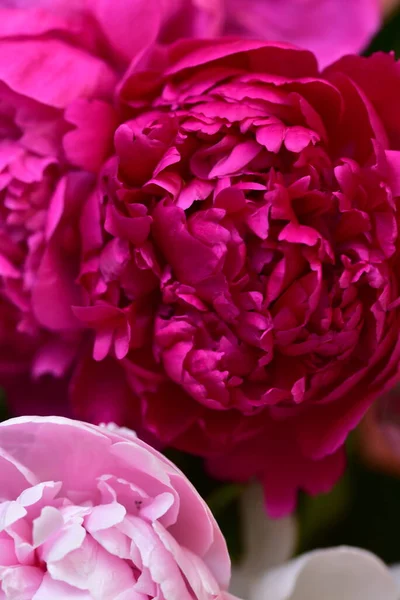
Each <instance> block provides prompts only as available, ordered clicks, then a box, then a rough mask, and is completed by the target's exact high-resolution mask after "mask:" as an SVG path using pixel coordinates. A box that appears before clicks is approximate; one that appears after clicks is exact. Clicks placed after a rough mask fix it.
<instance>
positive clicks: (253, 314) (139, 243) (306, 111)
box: [73, 40, 400, 513]
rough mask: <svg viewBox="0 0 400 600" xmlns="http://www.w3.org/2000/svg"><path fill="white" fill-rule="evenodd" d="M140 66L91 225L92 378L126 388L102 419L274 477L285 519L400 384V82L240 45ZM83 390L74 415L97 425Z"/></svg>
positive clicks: (219, 467) (220, 469) (377, 66)
mask: <svg viewBox="0 0 400 600" xmlns="http://www.w3.org/2000/svg"><path fill="white" fill-rule="evenodd" d="M146 61H147V62H146V64H144V63H142V64H140V65H138V66H136V67H133V69H132V71H131V72H130V73H129V74H128V75H127V77H126V78H125V81H124V84H123V85H122V88H121V95H120V102H121V105H122V110H123V112H124V114H125V123H123V124H122V125H120V127H119V128H118V129H117V131H116V134H115V149H116V156H115V157H114V158H112V159H110V160H109V161H108V163H107V165H106V167H105V168H104V170H103V174H102V177H101V184H100V189H99V193H98V196H97V199H96V198H95V197H92V198H91V199H90V202H88V204H87V205H86V207H85V210H84V213H83V216H82V222H81V229H82V231H85V232H86V235H85V239H84V241H83V261H82V269H81V274H80V279H79V281H80V284H81V286H82V288H83V289H84V291H85V298H86V302H85V303H84V304H83V305H82V306H77V307H75V308H74V313H75V315H76V316H77V318H78V319H79V320H80V321H81V322H82V324H83V325H85V326H86V327H89V328H91V329H92V330H93V332H94V339H95V341H94V352H93V357H94V359H95V361H102V360H103V359H105V362H104V363H101V362H100V363H98V364H99V366H98V367H97V368H96V367H92V369H93V372H92V375H94V374H95V373H98V372H99V371H100V370H103V372H104V373H105V372H106V371H107V368H110V369H114V375H113V376H114V377H115V375H116V372H117V371H116V369H118V373H119V376H118V386H126V387H127V388H129V389H130V395H129V393H126V391H125V392H124V391H123V390H122V389H121V391H120V395H119V396H118V401H116V406H115V413H114V414H112V413H111V415H110V414H109V415H108V416H111V417H115V418H116V419H121V418H122V419H129V417H130V418H131V419H132V420H133V421H135V419H137V416H138V413H140V418H141V423H142V424H144V427H145V429H147V430H148V431H149V432H151V433H152V434H153V435H155V436H156V437H157V438H159V439H161V441H162V442H163V443H169V444H173V445H175V446H176V447H178V448H181V449H184V450H187V451H191V452H195V453H198V454H200V455H203V456H211V457H212V461H211V465H212V466H211V468H212V470H213V472H214V473H215V474H217V475H218V476H220V477H227V478H233V479H239V480H240V479H248V478H249V477H251V476H257V477H259V478H261V479H262V480H263V481H264V483H265V488H266V493H267V500H268V503H269V507H270V510H271V511H272V512H274V513H281V512H284V511H286V510H290V509H291V508H292V507H293V505H294V502H295V495H296V494H295V493H296V490H297V489H298V488H299V487H302V488H304V489H306V490H307V491H309V492H318V491H322V490H326V489H328V488H329V487H330V485H332V483H333V482H334V481H335V480H336V479H337V477H338V476H339V474H340V472H341V469H342V467H343V453H342V449H341V446H342V444H343V442H344V440H345V438H346V435H347V433H348V431H349V430H350V429H351V428H352V427H354V426H355V424H356V423H357V422H358V420H359V419H360V418H361V416H362V415H363V413H364V412H365V410H366V408H367V406H368V405H369V404H370V403H371V401H372V400H373V399H374V397H375V396H376V395H377V394H378V393H380V392H381V391H382V389H383V388H384V386H385V385H390V383H391V381H392V380H393V379H394V378H396V377H397V372H398V361H399V355H400V345H399V340H398V333H397V332H398V327H399V309H398V306H399V277H398V259H399V256H398V228H397V220H398V219H397V200H396V197H397V195H398V194H399V191H400V189H399V185H398V181H399V180H398V173H399V154H398V148H399V147H400V137H399V127H398V118H397V112H396V111H395V100H394V99H393V98H394V96H395V94H394V95H393V97H392V88H393V87H394V86H397V87H398V86H399V83H400V71H399V67H398V65H397V64H396V63H395V61H394V59H393V58H391V57H389V56H384V55H376V56H374V57H372V58H370V59H362V58H357V57H352V58H348V59H343V61H342V62H339V63H337V64H336V65H333V66H332V67H331V68H330V69H329V70H328V71H326V72H325V73H324V74H323V76H321V75H319V73H318V70H317V67H316V62H315V59H314V57H313V55H311V54H310V53H308V52H305V51H300V50H296V49H291V48H288V47H285V46H280V45H276V44H267V43H258V42H251V41H249V42H246V41H235V40H233V41H222V40H221V41H220V42H213V43H210V42H199V41H196V42H194V41H193V42H182V43H181V44H178V45H176V46H175V47H173V48H171V49H170V50H168V51H166V52H164V53H163V54H161V53H159V52H158V53H156V55H154V56H150V57H147V59H146ZM378 74H379V77H380V78H381V86H373V87H371V86H370V84H369V82H370V78H371V77H377V76H378ZM103 377H106V375H103ZM110 379H112V377H111V376H110ZM89 380H90V370H89V369H88V368H86V369H82V370H81V373H80V374H78V376H77V377H76V380H75V385H74V394H73V399H74V403H75V407H76V408H77V409H78V410H79V411H81V412H80V414H81V415H83V416H84V417H85V418H103V415H102V408H101V407H100V406H97V407H96V402H99V405H102V406H103V404H102V401H101V400H99V398H98V397H97V396H96V394H93V396H92V400H93V402H92V403H91V402H90V401H89V402H88V401H87V400H86V398H85V390H87V389H92V387H93V388H94V387H95V385H93V386H92V387H90V383H89ZM132 394H133V396H132ZM135 398H136V399H137V400H136V401H135V400H134V399H135ZM134 406H135V409H134V408H133V407H134ZM138 407H139V409H138ZM113 409H114V407H113V408H110V407H109V410H113ZM96 411H98V414H97V415H96ZM218 456H220V457H221V458H216V457H218ZM271 457H273V460H271Z"/></svg>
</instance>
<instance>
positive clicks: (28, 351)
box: [0, 0, 119, 412]
mask: <svg viewBox="0 0 400 600" xmlns="http://www.w3.org/2000/svg"><path fill="white" fill-rule="evenodd" d="M80 4H82V3H80ZM78 5H79V4H77V3H72V2H71V3H68V4H67V3H65V2H53V0H51V2H47V1H43V2H41V3H38V2H19V1H15V2H11V3H10V2H6V3H5V5H4V3H2V8H0V23H1V25H0V131H1V141H0V292H1V299H0V305H1V316H2V318H1V327H0V341H1V359H0V374H1V379H2V383H7V382H8V380H12V382H13V384H14V383H15V382H17V385H18V386H19V385H20V384H21V383H22V381H21V377H24V374H25V373H27V372H29V369H30V370H31V371H32V373H33V376H34V378H37V377H39V376H41V375H44V374H51V375H55V376H57V377H62V376H63V375H64V374H65V373H66V372H67V371H68V369H69V368H70V366H71V363H72V361H73V359H74V356H75V354H76V351H77V348H78V346H79V344H80V340H81V333H80V330H81V326H80V324H79V322H78V320H77V319H76V318H75V317H74V315H73V313H72V310H71V305H72V304H74V303H76V302H79V301H82V299H81V295H80V294H81V292H80V290H79V287H78V286H77V285H76V284H75V281H74V280H75V278H76V276H77V274H78V272H79V257H80V239H79V233H78V222H79V218H80V213H81V210H82V206H83V204H84V202H86V199H87V196H88V194H90V193H91V192H92V190H93V184H94V183H95V176H94V175H93V174H91V173H90V171H95V170H96V169H98V168H99V166H100V165H101V164H102V162H103V161H104V158H105V157H106V156H107V154H108V153H109V151H110V148H111V145H110V144H111V142H112V133H113V130H114V128H115V126H116V119H115V114H114V110H113V108H112V107H111V105H110V104H109V100H110V98H111V97H112V95H113V93H114V89H115V85H116V82H117V79H118V74H119V67H118V66H117V62H116V60H114V55H116V52H114V50H113V48H112V47H111V46H109V47H107V46H106V45H105V43H103V42H102V40H101V38H100V33H99V32H100V29H99V27H97V26H96V24H95V22H93V25H91V21H90V20H89V17H88V18H87V19H84V15H83V12H82V11H81V12H79V11H78V10H75V8H76V7H77V6H78ZM67 8H68V10H67ZM96 27H97V29H96ZM107 48H108V51H107ZM107 52H108V53H107ZM106 56H107V57H106ZM76 165H79V166H80V167H82V168H83V169H81V170H77V169H76ZM16 375H18V379H16ZM42 383H43V382H42ZM46 386H47V384H46ZM46 386H45V387H46ZM64 387H65V386H64ZM14 388H15V385H13V389H12V390H11V393H10V399H11V402H12V401H13V398H14V395H16V394H13V393H12V392H13V391H14ZM36 392H38V393H39V394H40V395H41V396H43V392H44V388H43V385H41V386H40V387H39V388H38V389H37V388H36V386H34V387H33V389H32V390H31V391H30V392H29V394H26V392H25V394H26V396H27V397H29V395H30V394H31V393H32V394H33V396H35V394H36ZM25 394H24V395H25ZM64 396H65V394H64ZM53 398H54V390H53V393H52V394H51V399H53ZM60 407H61V403H60ZM21 408H22V407H21V406H19V409H20V410H21ZM60 410H61V411H62V409H61V408H60ZM50 412H52V411H50Z"/></svg>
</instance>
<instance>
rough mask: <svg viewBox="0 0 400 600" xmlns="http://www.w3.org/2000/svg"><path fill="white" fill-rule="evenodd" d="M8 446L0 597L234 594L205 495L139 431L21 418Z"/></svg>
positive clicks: (102, 599)
mask: <svg viewBox="0 0 400 600" xmlns="http://www.w3.org/2000/svg"><path fill="white" fill-rule="evenodd" d="M0 456H1V459H0V461H1V469H0V472H1V478H0V496H1V502H0V538H1V549H2V551H1V558H0V589H1V591H0V596H1V598H4V599H5V600H6V599H7V598H9V599H11V598H16V597H17V596H18V598H21V599H22V598H27V599H28V598H29V599H32V600H55V599H56V598H57V599H61V598H79V599H82V600H90V599H92V598H93V599H94V598H96V600H150V599H151V598H154V599H156V598H157V600H194V599H198V600H229V598H230V599H231V600H234V599H233V597H232V596H229V595H228V594H227V593H226V592H225V590H226V589H227V586H228V583H229V578H230V561H229V555H228V551H227V548H226V544H225V541H224V538H223V536H222V533H221V531H220V530H219V528H218V525H217V523H216V521H215V519H214V518H213V516H212V514H211V512H210V510H209V508H208V507H207V505H206V503H205V502H204V501H203V500H202V499H201V498H200V496H199V495H198V493H197V492H196V490H195V489H194V488H193V486H192V485H191V484H190V482H189V481H188V480H187V479H186V477H185V476H184V475H183V473H181V472H180V471H179V470H178V469H177V468H176V467H175V466H174V465H173V464H172V463H171V462H169V461H168V460H167V459H166V458H164V457H163V456H162V455H161V454H159V453H158V452H157V451H156V450H154V449H152V448H151V447H150V446H147V444H145V443H144V442H142V441H141V440H139V439H137V438H136V437H135V435H134V434H133V432H131V431H129V430H128V429H119V428H117V427H115V426H114V427H110V426H109V427H96V426H93V425H88V424H86V423H80V422H78V421H72V420H69V419H64V418H61V417H42V418H41V417H20V418H17V419H12V420H10V421H6V422H4V423H1V424H0Z"/></svg>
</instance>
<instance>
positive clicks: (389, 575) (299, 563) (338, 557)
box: [232, 486, 400, 600]
mask: <svg viewBox="0 0 400 600" xmlns="http://www.w3.org/2000/svg"><path fill="white" fill-rule="evenodd" d="M242 505H243V524H244V540H245V546H246V556H245V559H244V561H243V563H242V564H241V565H240V567H239V568H237V569H236V570H235V571H234V576H233V583H232V593H234V594H236V595H237V596H239V597H241V598H245V599H246V600H400V565H398V566H396V567H393V569H392V571H391V570H390V569H389V568H388V567H387V566H386V565H385V564H384V563H383V562H382V561H381V560H380V559H379V558H377V557H376V556H374V555H373V554H371V553H370V552H367V551H365V550H361V549H358V548H348V547H339V548H332V549H328V550H315V551H314V552H310V553H308V554H304V555H303V556H300V557H299V558H296V559H294V560H292V561H289V562H286V561H287V560H288V559H289V558H290V556H291V555H292V554H293V551H294V549H295V541H296V523H295V520H294V519H293V518H287V519H281V520H277V521H270V520H268V518H267V517H266V515H265V511H264V510H263V499H262V492H261V488H259V487H256V486H254V487H251V488H249V489H248V490H247V491H246V492H245V494H244V495H243V500H242ZM278 565H280V566H278Z"/></svg>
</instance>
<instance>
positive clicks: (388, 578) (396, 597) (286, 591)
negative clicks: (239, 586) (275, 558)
mask: <svg viewBox="0 0 400 600" xmlns="http://www.w3.org/2000/svg"><path fill="white" fill-rule="evenodd" d="M248 600H400V588H399V586H398V584H397V583H396V581H395V578H394V577H393V576H392V574H391V572H390V570H389V569H388V568H387V567H386V565H385V564H384V563H383V562H382V561H381V560H379V559H378V558H377V557H376V556H374V555H373V554H371V553H370V552H366V551H365V550H360V549H358V548H346V547H340V548H332V549H329V550H316V551H314V552H310V553H309V554H304V555H303V556H301V557H300V558H297V559H295V560H293V561H291V562H289V563H286V564H285V565H283V566H281V567H279V568H277V569H273V570H272V571H270V572H266V573H265V574H264V575H262V576H261V577H259V578H258V579H256V580H254V581H253V582H252V583H251V584H250V595H249V596H248Z"/></svg>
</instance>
